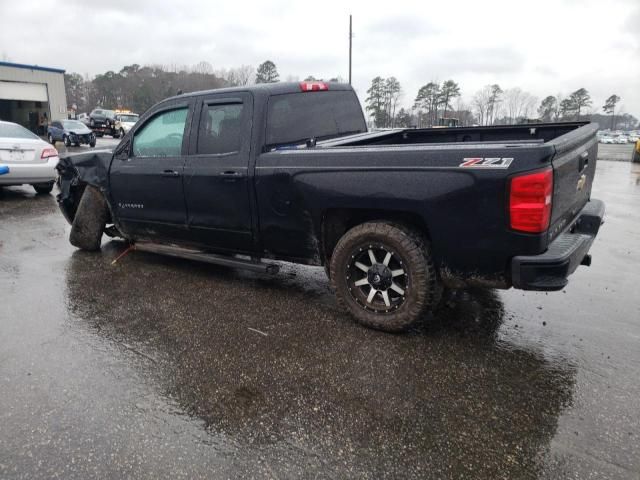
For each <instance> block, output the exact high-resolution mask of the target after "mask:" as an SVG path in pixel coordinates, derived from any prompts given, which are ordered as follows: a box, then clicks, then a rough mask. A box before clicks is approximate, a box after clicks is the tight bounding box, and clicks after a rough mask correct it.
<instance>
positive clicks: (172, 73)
mask: <svg viewBox="0 0 640 480" xmlns="http://www.w3.org/2000/svg"><path fill="white" fill-rule="evenodd" d="M279 79H280V76H279V74H278V70H277V68H276V65H275V64H274V63H273V62H272V61H271V60H266V61H265V62H263V63H262V64H260V65H259V66H258V68H257V69H256V68H254V67H252V66H250V65H241V66H239V67H236V68H230V69H220V70H214V68H213V66H212V65H211V64H210V63H209V62H200V63H197V64H196V65H193V66H176V65H146V66H140V65H138V64H133V65H127V66H124V67H122V69H121V70H120V71H118V72H114V71H111V70H110V71H107V72H105V73H101V74H98V75H96V76H95V77H93V78H89V77H88V76H84V77H83V76H82V75H80V74H79V73H65V75H64V83H65V90H66V94H67V102H68V103H69V105H70V106H73V105H75V106H76V111H77V112H89V111H91V110H92V109H93V108H95V107H104V108H110V109H116V108H126V109H130V110H133V111H134V112H138V113H142V112H144V111H145V110H147V109H148V108H149V107H151V106H152V105H154V104H155V103H157V102H159V101H160V100H162V99H164V98H167V97H170V96H173V95H176V94H178V93H188V92H194V91H198V90H210V89H215V88H224V87H234V86H241V85H249V84H252V83H270V82H277V81H279Z"/></svg>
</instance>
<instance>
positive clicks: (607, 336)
mask: <svg viewBox="0 0 640 480" xmlns="http://www.w3.org/2000/svg"><path fill="white" fill-rule="evenodd" d="M54 193H55V192H54ZM1 195H2V196H1V197H0V478H3V479H4V478H11V479H13V478H24V479H39V478H46V479H50V478H61V479H87V478H113V479H120V478H260V479H261V478H274V479H288V478H304V479H314V478H318V479H320V478H334V479H344V478H370V479H380V478H473V479H482V478H490V479H497V478H504V479H513V478H575V479H586V478H598V479H602V478H616V479H618V478H630V479H637V478H640V382H639V378H640V376H639V373H638V372H639V370H640V345H639V341H640V269H639V266H640V253H639V250H638V244H639V242H640V165H632V164H630V163H622V162H604V161H602V162H599V164H598V172H597V175H596V183H595V186H594V192H593V196H594V197H596V198H600V199H603V200H604V201H605V202H606V203H607V217H606V224H605V225H604V226H603V228H602V230H601V233H600V234H599V236H598V239H597V240H596V242H595V244H594V246H593V248H592V252H591V253H592V254H593V265H592V266H591V267H590V268H586V267H581V268H580V269H579V270H578V271H577V272H576V273H575V274H574V276H573V277H572V279H571V282H570V284H569V285H568V287H567V288H566V289H565V290H564V291H562V292H557V293H549V294H545V293H535V292H526V293H525V292H520V291H515V290H510V291H490V290H484V291H483V290H477V291H466V292H459V293H458V294H457V295H456V296H455V297H454V298H452V299H451V301H450V302H449V303H448V305H447V307H446V308H444V309H443V310H442V311H441V312H439V313H438V314H437V315H435V316H430V317H427V318H425V319H424V320H425V321H424V324H423V325H421V326H420V327H419V328H417V329H415V330H413V331H411V332H409V333H407V334H403V335H391V334H385V333H380V332H376V331H371V330H367V329H365V328H362V327H360V326H358V325H357V324H355V323H354V322H353V321H352V320H351V319H350V317H348V316H347V315H346V314H344V313H343V312H341V311H340V310H339V309H338V307H337V305H336V302H335V300H334V297H333V295H332V293H331V291H330V290H329V286H328V282H327V280H326V278H325V276H324V272H323V270H322V269H321V268H312V267H302V266H297V265H289V264H285V265H283V269H282V271H281V272H280V274H278V275H277V276H269V275H266V274H265V275H261V274H256V273H249V272H245V271H240V270H232V269H228V268H223V267H216V266H213V265H203V264H198V263H194V262H190V261H182V260H179V259H172V258H167V257H163V256H159V255H154V254H150V253H143V252H136V251H134V252H131V253H129V254H127V255H125V256H124V257H122V258H121V259H120V260H118V261H117V262H116V263H115V264H113V263H112V262H113V260H114V259H116V257H118V255H119V254H120V253H121V252H122V251H123V250H124V249H125V245H124V244H123V243H122V242H119V241H109V240H108V239H107V238H106V237H105V239H104V243H103V249H102V252H101V253H97V254H94V253H85V252H80V251H76V250H75V249H74V248H73V247H72V246H71V245H69V243H68V241H67V237H68V234H69V229H70V227H69V226H68V225H67V224H66V223H65V221H64V219H63V217H62V215H61V214H60V213H59V212H58V210H57V206H56V203H55V198H54V195H53V194H52V195H46V196H35V195H34V193H33V191H32V190H31V189H30V188H29V187H21V188H17V187H16V188H7V189H4V190H3V191H2V194H1Z"/></svg>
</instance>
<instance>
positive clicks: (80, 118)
mask: <svg viewBox="0 0 640 480" xmlns="http://www.w3.org/2000/svg"><path fill="white" fill-rule="evenodd" d="M78 121H80V122H82V123H84V124H85V125H87V126H89V114H88V113H79V114H78Z"/></svg>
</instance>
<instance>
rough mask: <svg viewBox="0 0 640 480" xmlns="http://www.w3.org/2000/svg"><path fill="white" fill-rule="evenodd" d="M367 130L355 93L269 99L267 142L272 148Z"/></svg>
mask: <svg viewBox="0 0 640 480" xmlns="http://www.w3.org/2000/svg"><path fill="white" fill-rule="evenodd" d="M366 131H367V126H366V125H365V123H364V118H363V116H362V109H361V107H360V103H359V102H358V98H357V97H356V95H355V93H354V92H352V91H346V90H339V91H333V92H332V91H328V92H313V93H289V94H285V95H275V96H273V97H271V99H270V100H269V117H268V120H267V142H266V143H267V145H270V146H273V145H286V144H299V143H303V142H305V141H306V140H309V139H311V138H315V139H317V140H323V139H326V138H332V137H338V136H340V135H346V134H348V133H360V132H366Z"/></svg>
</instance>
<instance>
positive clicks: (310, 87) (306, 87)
mask: <svg viewBox="0 0 640 480" xmlns="http://www.w3.org/2000/svg"><path fill="white" fill-rule="evenodd" d="M300 90H301V91H303V92H319V91H321V90H329V85H327V84H326V83H325V82H300Z"/></svg>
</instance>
